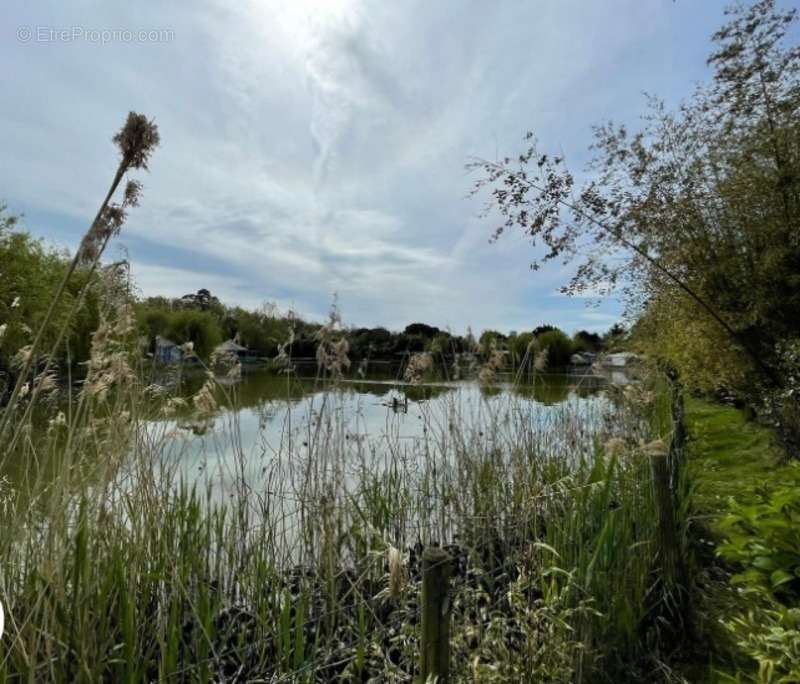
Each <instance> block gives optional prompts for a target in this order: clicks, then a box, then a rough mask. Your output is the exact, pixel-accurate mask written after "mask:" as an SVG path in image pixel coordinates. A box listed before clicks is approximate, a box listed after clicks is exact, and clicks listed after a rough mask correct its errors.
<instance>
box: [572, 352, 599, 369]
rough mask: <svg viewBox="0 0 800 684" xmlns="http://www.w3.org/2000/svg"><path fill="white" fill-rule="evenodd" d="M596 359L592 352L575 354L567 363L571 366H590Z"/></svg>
mask: <svg viewBox="0 0 800 684" xmlns="http://www.w3.org/2000/svg"><path fill="white" fill-rule="evenodd" d="M596 358H597V354H595V353H594V352H576V353H575V354H573V355H572V356H571V357H570V359H569V362H570V363H571V364H572V365H573V366H591V365H592V364H593V363H594V361H595V359H596Z"/></svg>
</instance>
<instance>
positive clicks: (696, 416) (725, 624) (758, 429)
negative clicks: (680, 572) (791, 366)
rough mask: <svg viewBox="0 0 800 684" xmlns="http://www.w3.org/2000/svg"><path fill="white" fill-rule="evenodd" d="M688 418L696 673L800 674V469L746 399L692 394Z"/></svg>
mask: <svg viewBox="0 0 800 684" xmlns="http://www.w3.org/2000/svg"><path fill="white" fill-rule="evenodd" d="M687 423H688V428H689V433H690V442H689V452H688V453H689V460H688V477H689V480H690V482H691V486H692V497H691V501H692V519H691V525H690V537H691V539H692V545H693V549H694V552H695V554H694V555H695V560H696V563H697V568H696V572H697V575H696V577H697V594H696V598H697V601H698V608H697V611H696V616H697V619H698V623H699V624H698V627H699V631H700V633H701V634H703V635H704V636H705V642H704V644H703V649H704V651H705V652H704V654H703V655H704V656H705V657H706V660H707V665H706V666H705V667H698V668H697V670H696V671H695V672H694V676H695V677H696V679H695V681H713V682H731V681H737V682H752V681H755V682H796V681H800V658H798V655H800V651H798V638H797V636H796V635H797V630H796V622H795V620H796V611H797V608H796V607H797V606H798V605H799V604H798V601H797V587H796V582H797V580H796V577H797V567H798V561H800V556H798V553H799V552H800V536H798V531H797V529H798V528H797V525H798V523H800V518H798V513H799V512H800V469H799V468H798V467H797V464H796V463H792V462H788V461H787V460H786V457H785V454H784V452H783V451H782V449H781V448H780V446H779V445H778V443H777V439H776V437H775V435H774V433H773V431H772V430H770V429H769V428H767V427H765V426H762V425H759V424H757V423H755V422H753V421H749V420H747V418H746V417H745V414H744V412H742V411H740V410H738V409H735V408H733V407H730V406H721V405H718V404H713V403H709V402H706V401H701V400H697V399H690V400H688V401H687ZM783 573H786V574H783ZM790 575H793V576H794V577H790ZM703 655H701V659H702V657H703Z"/></svg>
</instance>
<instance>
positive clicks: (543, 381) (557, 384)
mask: <svg viewBox="0 0 800 684" xmlns="http://www.w3.org/2000/svg"><path fill="white" fill-rule="evenodd" d="M607 384H608V382H607V381H606V380H605V378H602V377H600V376H596V375H569V374H562V375H548V374H541V375H537V376H536V378H535V380H534V382H532V383H529V384H518V385H513V386H512V387H511V391H512V392H513V393H514V394H516V395H518V396H520V397H524V398H526V399H533V400H534V401H538V402H539V403H541V404H545V405H552V404H560V403H561V402H564V401H566V400H567V399H569V397H570V395H573V396H577V397H580V398H586V397H590V396H592V395H593V394H597V392H598V391H600V390H601V389H603V388H604V387H606V386H607Z"/></svg>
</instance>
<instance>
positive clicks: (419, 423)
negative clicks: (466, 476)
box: [151, 372, 608, 488]
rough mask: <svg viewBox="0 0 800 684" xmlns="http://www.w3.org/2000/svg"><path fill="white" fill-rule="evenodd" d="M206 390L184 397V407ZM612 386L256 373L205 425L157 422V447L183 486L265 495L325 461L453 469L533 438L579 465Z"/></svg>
mask: <svg viewBox="0 0 800 684" xmlns="http://www.w3.org/2000/svg"><path fill="white" fill-rule="evenodd" d="M199 382H200V381H197V383H195V384H194V385H193V384H192V383H191V382H190V383H188V384H187V385H186V386H185V393H186V396H187V397H188V396H191V394H192V392H196V391H197V389H198V387H199ZM607 385H608V379H607V378H604V377H602V376H597V375H575V374H563V375H540V376H539V377H537V378H536V381H535V382H527V383H520V382H512V379H511V378H506V379H505V380H504V379H503V378H502V377H499V378H498V381H497V382H496V383H494V384H493V385H491V386H489V387H486V386H481V385H479V384H478V383H477V382H475V381H468V380H465V381H456V382H453V381H449V382H446V381H445V382H437V383H427V384H423V385H408V384H405V383H402V382H399V381H398V380H397V379H396V378H392V377H372V378H369V379H364V380H345V381H339V382H337V383H330V382H325V381H321V380H319V379H315V378H301V377H297V376H279V375H274V374H271V373H267V372H257V373H253V374H251V375H246V376H244V378H243V379H242V380H241V381H240V382H237V383H235V384H232V385H230V386H228V387H225V388H223V390H222V394H223V395H224V396H223V397H222V398H221V401H220V407H219V409H218V411H216V412H215V414H214V415H212V416H210V417H208V418H206V419H202V420H198V419H197V418H192V417H189V416H188V415H186V416H178V417H171V418H164V419H162V420H157V421H153V423H152V424H151V439H153V440H154V442H157V443H158V450H159V453H160V454H161V455H162V457H163V458H164V459H165V460H166V461H168V462H170V463H172V464H174V466H175V469H176V472H177V473H179V474H180V475H181V476H182V477H185V478H188V479H191V480H195V481H197V480H198V479H199V480H201V481H202V480H203V479H208V480H209V481H212V480H213V481H214V482H215V483H216V484H220V483H221V484H222V485H223V488H224V487H225V484H226V483H228V484H229V485H230V483H233V482H241V481H242V480H244V481H246V482H247V483H248V485H249V486H252V487H256V488H262V487H264V486H266V485H265V480H271V479H274V478H275V477H276V470H281V471H282V474H281V475H280V477H281V478H285V477H292V476H293V475H292V474H291V472H288V471H291V469H292V467H293V466H298V465H299V464H307V463H308V462H309V461H310V460H317V461H318V460H325V459H328V458H331V459H334V458H335V459H336V460H338V461H341V462H342V463H344V464H345V465H344V466H342V467H341V468H340V469H339V470H336V471H335V472H336V473H337V477H347V476H348V469H351V470H352V469H356V468H360V469H362V470H363V469H364V468H369V469H383V468H385V467H387V465H388V464H390V463H393V464H396V463H398V462H401V463H405V464H412V465H413V464H417V465H418V464H419V463H420V461H422V460H426V459H427V460H431V459H434V460H439V461H447V460H448V459H451V458H452V457H453V455H454V454H455V453H456V452H457V451H458V450H459V449H462V450H463V449H467V448H473V449H475V448H488V446H487V445H489V446H490V445H494V446H495V447H497V448H503V447H513V446H515V445H519V446H524V445H522V444H520V442H522V441H524V440H531V439H536V440H537V444H536V445H535V446H536V447H537V448H538V449H543V448H547V449H549V450H550V451H562V450H563V451H564V453H565V454H567V453H570V454H574V453H576V450H579V449H578V447H581V448H588V447H589V445H590V442H591V439H592V437H593V435H594V434H595V433H596V430H597V429H598V427H599V426H600V423H601V421H602V420H603V419H604V416H605V414H606V413H607V411H606V409H607V407H608V402H607V400H606V397H605V388H606V387H607ZM565 434H570V435H571V438H570V439H571V442H570V443H569V444H566V443H564V440H563V436H564V435H565ZM576 435H577V438H576ZM576 439H578V440H579V441H580V442H581V444H577V443H576ZM304 467H306V466H304ZM409 467H411V466H409ZM287 468H288V471H287ZM287 473H288V474H287ZM231 486H232V485H231Z"/></svg>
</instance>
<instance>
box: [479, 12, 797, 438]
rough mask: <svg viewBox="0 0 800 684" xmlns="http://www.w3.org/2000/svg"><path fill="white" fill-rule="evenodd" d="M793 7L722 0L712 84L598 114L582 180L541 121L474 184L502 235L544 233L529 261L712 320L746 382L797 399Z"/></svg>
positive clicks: (639, 301) (635, 306) (646, 306)
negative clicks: (542, 132)
mask: <svg viewBox="0 0 800 684" xmlns="http://www.w3.org/2000/svg"><path fill="white" fill-rule="evenodd" d="M796 14H797V12H796V10H794V9H792V10H788V11H781V10H779V9H778V8H776V5H775V2H774V0H760V1H759V2H756V3H755V4H753V5H751V6H749V7H743V6H737V7H734V8H730V9H729V10H727V11H726V16H727V23H726V24H725V25H724V26H723V27H722V28H721V29H720V30H719V31H717V32H716V33H715V34H714V35H713V37H712V42H713V50H712V52H711V54H710V56H709V58H708V63H709V65H710V66H711V67H712V68H713V77H712V79H711V81H710V83H708V84H707V85H705V86H703V87H700V88H698V89H697V90H696V91H695V93H694V94H693V95H692V96H691V97H690V98H689V99H688V100H686V101H685V102H684V103H683V104H682V105H681V106H680V107H678V108H677V109H676V110H675V111H670V110H668V109H667V108H666V107H665V106H664V104H663V103H662V102H660V101H658V100H656V99H655V98H650V99H649V100H648V110H647V112H648V113H647V115H646V116H645V117H644V120H643V125H642V128H641V130H638V131H633V132H631V131H629V130H628V128H627V127H625V126H622V125H616V124H614V123H605V124H602V125H599V126H596V127H595V128H594V138H595V139H594V144H593V145H592V150H593V158H592V161H591V162H590V164H589V168H588V169H587V172H588V177H589V180H588V181H587V182H586V184H585V185H584V186H583V187H581V188H578V187H576V183H575V179H574V176H573V174H572V173H571V172H570V171H569V169H567V168H566V166H565V165H564V162H563V159H561V158H559V157H557V156H556V157H553V156H550V155H548V154H546V153H544V152H542V151H541V150H540V148H539V145H538V144H537V142H536V140H535V138H534V135H533V134H532V133H528V135H527V136H526V149H525V150H524V151H523V152H522V153H521V154H520V155H519V156H517V157H515V158H510V157H509V158H505V159H503V160H500V161H496V162H493V161H486V160H475V161H474V162H472V163H471V164H470V167H471V168H472V169H473V170H476V171H478V172H480V178H479V179H478V180H477V182H476V184H475V192H476V193H478V192H482V191H486V192H488V193H489V197H488V204H487V208H488V209H490V210H492V211H495V212H499V214H500V216H501V217H502V219H501V222H500V224H499V225H498V226H497V227H496V230H495V232H494V237H495V239H497V238H500V237H501V236H502V235H503V234H504V233H505V232H506V231H508V230H512V229H519V230H522V231H523V232H524V233H526V234H527V235H528V236H529V237H530V239H531V241H532V242H533V243H534V244H539V245H543V246H544V247H545V250H544V252H543V255H542V256H541V257H540V258H538V259H536V260H535V261H534V262H533V264H532V266H533V268H538V267H539V266H540V265H541V264H542V263H545V262H547V261H550V260H553V259H557V260H562V261H564V262H569V261H573V260H574V261H577V267H576V269H575V272H574V277H573V278H572V279H571V280H570V281H569V282H567V283H565V284H564V286H563V288H562V290H563V291H564V292H565V293H567V294H575V293H578V292H585V291H587V290H589V291H592V292H597V293H599V294H605V293H608V292H610V291H612V290H617V291H619V292H621V293H622V295H623V296H624V298H625V299H626V301H627V303H628V306H629V310H630V311H631V312H633V313H638V314H640V315H641V314H642V313H644V314H645V315H647V313H648V312H649V311H652V312H656V311H657V310H658V309H659V308H660V309H662V310H669V311H670V312H671V313H672V315H681V316H684V317H686V319H687V320H688V319H694V318H697V317H702V319H703V320H704V321H705V322H706V324H708V325H711V326H713V328H714V330H715V334H714V335H713V336H711V337H713V339H714V346H713V347H711V346H708V347H707V351H708V353H713V352H714V349H717V350H719V341H720V340H722V344H724V345H725V347H726V349H725V350H724V351H725V353H730V354H731V355H733V357H735V358H736V359H737V363H739V364H741V366H742V368H743V369H744V370H743V372H742V374H741V378H743V379H742V380H741V385H740V387H739V388H738V389H739V390H740V391H744V390H745V389H746V388H753V387H757V388H758V399H759V401H762V400H763V399H765V398H767V397H769V399H770V401H769V402H768V405H769V406H772V407H774V406H775V405H776V402H777V404H780V405H781V406H782V407H783V408H784V409H786V407H788V406H790V405H791V404H793V405H794V406H795V410H796V401H795V400H792V399H791V397H792V395H793V392H792V388H791V387H790V386H789V376H790V374H787V373H786V368H785V360H786V358H787V355H786V353H785V348H786V347H787V346H791V344H792V341H793V340H796V339H797V338H798V337H800V230H798V228H800V213H799V211H798V210H799V208H800V200H799V199H798V194H799V193H800V188H799V187H798V182H799V181H798V179H799V178H800V168H799V166H800V136H798V132H799V129H798V116H797V115H798V107H800V49H799V48H798V47H797V46H795V45H789V44H787V43H788V40H787V37H788V30H789V28H790V26H791V25H792V24H793V22H795V21H796ZM706 327H707V326H706ZM656 337H657V336H656ZM682 344H685V345H693V344H694V345H702V344H703V340H702V339H698V338H697V336H693V337H689V336H687V337H686V339H685V340H684V341H683V342H682ZM665 349H666V348H665ZM677 358H678V360H680V356H678V357H677ZM744 378H746V379H744ZM751 398H752V397H751ZM787 399H788V402H787ZM782 410H783V409H782ZM784 422H785V421H784Z"/></svg>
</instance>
